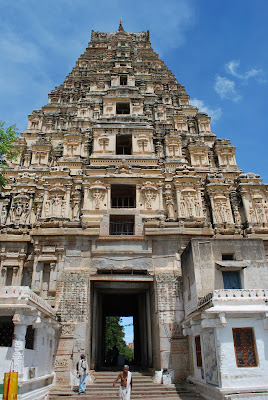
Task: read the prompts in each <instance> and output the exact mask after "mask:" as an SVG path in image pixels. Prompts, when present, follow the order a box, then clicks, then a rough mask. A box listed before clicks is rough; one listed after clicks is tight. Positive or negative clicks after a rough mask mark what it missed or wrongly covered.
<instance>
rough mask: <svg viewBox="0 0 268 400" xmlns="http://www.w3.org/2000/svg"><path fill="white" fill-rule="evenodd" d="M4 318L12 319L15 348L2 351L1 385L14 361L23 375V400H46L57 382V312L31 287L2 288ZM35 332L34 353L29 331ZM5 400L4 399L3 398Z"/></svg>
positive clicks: (0, 300)
mask: <svg viewBox="0 0 268 400" xmlns="http://www.w3.org/2000/svg"><path fill="white" fill-rule="evenodd" d="M0 317H12V321H13V324H14V334H13V341H12V347H0V359H1V363H0V379H1V380H0V383H3V379H4V373H5V372H9V370H10V366H11V361H12V359H13V360H14V370H15V371H17V372H18V373H19V392H18V393H19V396H18V398H19V399H21V400H45V399H47V398H48V397H47V396H48V391H49V388H50V386H51V384H52V382H53V380H54V373H53V356H54V353H55V332H56V329H57V328H58V327H59V324H58V322H57V321H56V317H55V313H54V310H53V308H51V307H50V305H49V304H48V303H47V302H46V301H45V300H43V299H42V298H41V297H39V296H37V295H36V294H35V293H34V292H32V291H31V290H30V289H29V287H23V286H3V287H1V288H0ZM28 326H32V328H33V329H34V342H33V349H27V348H25V337H26V332H27V327H28ZM0 398H1V399H2V395H1V396H0Z"/></svg>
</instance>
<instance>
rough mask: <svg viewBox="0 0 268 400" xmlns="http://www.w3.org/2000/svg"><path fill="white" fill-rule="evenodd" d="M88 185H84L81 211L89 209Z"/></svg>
mask: <svg viewBox="0 0 268 400" xmlns="http://www.w3.org/2000/svg"><path fill="white" fill-rule="evenodd" d="M88 194H89V193H88V185H84V202H83V210H88V209H89V204H88Z"/></svg>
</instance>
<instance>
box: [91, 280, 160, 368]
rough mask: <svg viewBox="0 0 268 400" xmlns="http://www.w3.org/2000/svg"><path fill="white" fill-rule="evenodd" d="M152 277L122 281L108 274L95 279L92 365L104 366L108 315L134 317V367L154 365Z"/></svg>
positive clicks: (93, 291) (92, 309)
mask: <svg viewBox="0 0 268 400" xmlns="http://www.w3.org/2000/svg"><path fill="white" fill-rule="evenodd" d="M135 278H136V277H135ZM135 278H134V279H135ZM152 280H153V278H151V277H143V280H142V281H137V280H135V281H132V280H129V281H120V280H116V279H115V278H114V277H113V278H112V280H111V277H109V278H108V279H105V280H102V279H97V280H94V281H93V282H92V290H91V293H92V298H91V300H92V301H91V304H92V308H91V357H90V360H91V369H95V370H98V369H103V368H105V322H106V317H108V316H120V317H121V316H132V317H133V325H134V360H133V367H135V368H137V369H146V368H151V367H153V350H152V348H153V346H152V310H151V309H152V302H151V293H152Z"/></svg>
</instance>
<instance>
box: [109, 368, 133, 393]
mask: <svg viewBox="0 0 268 400" xmlns="http://www.w3.org/2000/svg"><path fill="white" fill-rule="evenodd" d="M119 379H121V385H120V389H119V400H130V393H131V390H132V383H133V382H132V374H131V372H129V366H128V365H124V369H123V372H120V373H119V375H118V377H117V378H116V380H115V381H114V383H113V386H115V385H116V383H117V381H118V380H119Z"/></svg>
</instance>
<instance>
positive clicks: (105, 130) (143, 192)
mask: <svg viewBox="0 0 268 400" xmlns="http://www.w3.org/2000/svg"><path fill="white" fill-rule="evenodd" d="M17 146H18V148H19V149H20V156H19V157H18V158H17V159H16V160H15V161H13V162H12V163H11V164H10V166H9V167H8V168H7V169H6V171H5V177H6V178H8V182H7V184H6V186H5V187H3V188H2V190H1V197H0V210H1V217H0V218H1V220H0V223H1V252H0V279H1V281H0V284H1V287H0V359H1V360H2V361H1V366H0V372H1V378H0V379H2V378H3V373H4V372H7V371H9V368H10V362H11V359H12V357H13V360H14V364H15V370H17V371H18V372H19V387H20V396H21V399H46V398H48V391H49V389H50V388H51V385H52V384H53V383H54V384H55V383H56V384H57V385H58V386H60V385H65V386H68V385H70V384H73V382H74V381H75V369H76V363H77V361H78V360H79V356H80V353H81V352H85V353H86V354H87V358H88V362H89V365H90V369H91V374H90V377H89V385H94V383H92V381H93V380H94V374H95V373H96V371H100V370H103V369H105V368H106V354H105V344H104V337H105V321H106V317H107V316H132V317H133V323H134V361H133V364H134V366H133V368H136V369H137V370H140V371H148V372H149V373H151V375H152V378H153V380H154V382H155V383H158V384H159V383H162V384H164V385H168V384H170V385H172V384H173V382H176V383H180V382H183V381H185V380H186V379H188V381H189V382H192V383H193V384H194V385H195V387H196V388H197V389H198V390H199V391H200V392H201V393H202V395H203V396H205V398H207V399H215V400H216V399H257V400H259V399H267V398H268V384H267V370H268V265H267V256H268V185H267V184H264V183H262V180H261V179H260V177H259V176H258V175H255V174H253V173H244V172H243V171H242V170H241V169H240V168H239V167H238V166H237V163H236V159H235V147H234V146H232V144H231V143H230V141H229V140H228V139H218V138H217V137H216V135H215V134H214V133H212V132H211V128H210V117H209V116H208V115H207V114H205V113H202V112H199V110H198V108H197V107H195V106H192V105H191V102H190V97H189V95H188V94H187V93H186V91H185V89H184V86H182V85H181V84H180V83H178V82H177V80H176V78H175V76H174V75H173V74H172V72H171V71H170V70H169V69H168V67H167V66H166V65H165V64H164V62H163V61H161V60H160V59H159V57H158V55H157V54H156V53H155V52H154V51H153V49H152V47H151V44H150V40H149V32H141V33H130V32H126V31H125V30H124V28H123V27H122V24H120V26H119V29H118V30H117V31H116V32H115V33H103V32H94V31H92V34H91V41H90V43H89V44H88V47H87V49H86V51H85V52H84V54H82V55H81V56H80V57H79V59H78V61H77V62H76V65H75V67H74V68H73V70H72V72H71V73H70V74H69V75H68V76H67V77H66V79H65V81H64V83H63V84H62V85H60V86H59V87H56V88H55V89H54V90H52V92H51V93H50V94H49V101H48V104H47V105H45V106H43V107H42V110H34V111H33V113H32V114H31V115H29V124H28V128H27V130H26V131H23V132H22V133H21V136H20V137H19V139H18V141H17ZM119 368H120V367H118V369H119ZM90 382H91V383H90ZM33 393H34V394H33Z"/></svg>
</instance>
